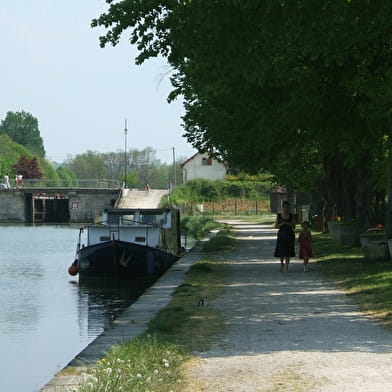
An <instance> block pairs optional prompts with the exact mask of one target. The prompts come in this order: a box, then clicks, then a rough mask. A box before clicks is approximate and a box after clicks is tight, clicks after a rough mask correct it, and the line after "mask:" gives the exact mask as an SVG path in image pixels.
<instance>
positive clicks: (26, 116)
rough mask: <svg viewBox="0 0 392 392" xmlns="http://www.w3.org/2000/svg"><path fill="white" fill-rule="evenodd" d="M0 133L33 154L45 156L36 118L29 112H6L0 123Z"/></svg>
mask: <svg viewBox="0 0 392 392" xmlns="http://www.w3.org/2000/svg"><path fill="white" fill-rule="evenodd" d="M0 133H3V134H5V135H8V136H9V137H10V138H11V139H12V140H13V141H14V142H16V143H18V144H20V145H22V146H24V147H26V148H27V149H28V150H30V151H31V152H32V153H33V154H37V155H39V156H40V157H44V156H45V148H44V143H43V140H42V137H41V135H40V131H39V127H38V120H37V119H36V118H35V117H33V116H32V115H31V114H30V113H27V112H24V111H21V112H7V115H6V117H5V119H4V120H2V121H1V123H0Z"/></svg>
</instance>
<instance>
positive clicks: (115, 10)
mask: <svg viewBox="0 0 392 392" xmlns="http://www.w3.org/2000/svg"><path fill="white" fill-rule="evenodd" d="M107 3H108V4H110V6H109V9H108V11H107V12H106V13H104V14H102V15H101V16H100V17H98V18H97V19H94V20H93V22H92V26H103V27H105V28H106V29H107V32H106V34H105V35H104V36H102V37H101V38H100V40H101V45H102V46H105V45H107V44H112V45H116V44H117V43H118V42H119V40H120V38H121V36H122V34H123V33H124V32H127V31H128V29H129V34H130V40H131V42H132V43H134V44H136V45H137V47H138V49H139V55H138V56H137V58H136V63H142V62H143V61H145V60H147V59H148V58H150V57H155V56H158V55H162V56H164V57H166V58H167V60H168V62H169V63H170V64H171V66H172V67H173V73H172V75H171V82H172V85H173V91H172V92H171V94H170V96H169V99H175V98H176V97H177V96H179V95H181V96H182V97H183V98H184V105H185V110H186V112H185V116H184V118H183V119H184V128H185V135H186V137H187V139H188V141H189V142H190V143H191V144H192V145H193V146H194V147H196V148H197V149H199V150H200V151H203V150H204V151H207V150H208V151H211V150H212V151H215V153H216V154H217V155H220V156H222V157H223V159H225V160H226V161H228V162H229V163H230V164H231V165H235V166H238V167H240V168H241V169H242V170H247V171H249V172H257V171H261V170H268V171H270V172H272V173H274V174H275V175H276V177H277V179H278V181H280V182H281V183H284V184H285V185H287V186H289V187H290V188H292V189H294V190H298V189H308V190H311V189H315V188H317V189H319V188H321V189H322V192H321V193H322V194H321V195H320V198H322V199H326V200H328V202H329V204H330V205H337V206H338V209H340V210H341V211H342V213H343V214H345V216H346V217H347V218H351V217H356V218H358V219H362V220H363V222H362V223H363V225H366V224H368V220H369V219H370V218H369V217H368V216H364V215H366V214H363V211H367V210H369V207H370V204H371V203H372V201H373V199H372V197H373V194H372V193H373V191H374V189H375V187H376V185H377V184H376V182H375V180H376V176H375V173H376V172H377V171H378V172H379V170H380V168H385V160H386V158H387V157H388V154H389V153H390V152H389V144H390V137H391V128H390V127H389V122H390V118H391V114H392V113H391V110H392V109H391V102H392V87H391V86H392V68H391V64H392V56H391V55H392V35H391V31H392V3H390V2H384V1H382V0H373V1H368V0H358V1H349V0H338V1H335V0H326V1H323V2H322V3H320V2H314V1H303V0H297V1H288V0H281V1H279V2H267V1H264V2H263V1H255V0H252V1H246V2H245V1H238V0H211V1H200V0H196V1H188V0H182V1H181V0H180V1H172V0H151V1H148V2H147V1H143V2H140V1H138V0H123V1H119V2H116V3H114V2H112V1H111V0H107ZM365 179H366V180H365Z"/></svg>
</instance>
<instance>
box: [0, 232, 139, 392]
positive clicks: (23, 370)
mask: <svg viewBox="0 0 392 392" xmlns="http://www.w3.org/2000/svg"><path fill="white" fill-rule="evenodd" d="M77 235H78V228H76V227H72V226H23V225H18V226H12V225H0V292H1V296H0V362H1V366H0V391H6V392H37V391H39V389H40V388H41V387H42V386H43V385H45V384H46V383H47V382H48V381H49V380H50V379H51V378H52V377H53V375H54V374H55V373H56V372H57V371H58V370H60V369H61V368H63V367H64V366H66V365H67V364H68V363H69V362H70V361H71V360H72V359H73V358H74V357H75V356H76V355H77V354H78V353H79V352H80V351H81V350H83V349H84V348H85V347H86V346H87V345H88V344H89V343H90V342H91V341H92V340H93V339H95V338H96V337H97V336H98V335H99V334H100V333H101V332H102V331H103V329H104V328H105V327H106V326H107V325H109V324H110V322H111V321H112V320H113V319H114V318H116V317H117V316H118V315H119V314H120V313H121V311H122V310H123V309H124V308H126V307H127V306H129V305H130V303H131V302H132V301H133V300H134V299H135V298H136V297H137V296H138V295H140V294H141V293H142V292H143V288H142V287H141V285H140V284H131V283H130V282H118V281H117V282H110V281H105V282H98V281H96V282H95V283H93V282H79V280H78V278H76V279H75V278H73V277H70V276H69V275H68V267H69V265H70V263H71V262H72V261H73V258H74V256H75V245H76V240H77ZM103 283H104V284H103Z"/></svg>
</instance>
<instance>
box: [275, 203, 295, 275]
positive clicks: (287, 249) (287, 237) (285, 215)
mask: <svg viewBox="0 0 392 392" xmlns="http://www.w3.org/2000/svg"><path fill="white" fill-rule="evenodd" d="M275 228H276V229H279V231H278V238H277V241H276V248H275V253H274V256H275V257H279V258H280V269H279V271H280V272H282V271H283V269H285V271H286V272H287V271H288V269H289V263H290V258H291V257H294V256H295V251H294V245H295V234H294V228H295V217H294V214H291V213H290V205H289V203H288V201H284V202H283V203H282V212H281V213H280V214H277V216H276V221H275Z"/></svg>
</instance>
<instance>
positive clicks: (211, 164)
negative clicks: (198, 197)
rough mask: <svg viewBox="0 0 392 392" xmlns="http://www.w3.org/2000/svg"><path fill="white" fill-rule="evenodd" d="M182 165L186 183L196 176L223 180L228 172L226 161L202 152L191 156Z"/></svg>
mask: <svg viewBox="0 0 392 392" xmlns="http://www.w3.org/2000/svg"><path fill="white" fill-rule="evenodd" d="M181 167H182V178H183V181H184V183H185V182H187V181H189V180H193V179H195V178H204V179H206V180H221V179H223V178H225V176H226V174H227V167H226V165H225V164H224V163H222V162H220V161H218V160H217V159H215V158H210V157H209V155H208V154H207V153H201V152H197V153H196V154H195V155H193V156H191V157H190V158H189V159H187V160H186V161H185V162H183V163H182V164H181Z"/></svg>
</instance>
